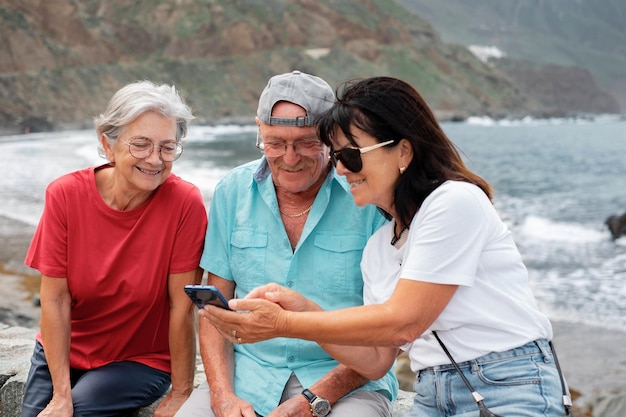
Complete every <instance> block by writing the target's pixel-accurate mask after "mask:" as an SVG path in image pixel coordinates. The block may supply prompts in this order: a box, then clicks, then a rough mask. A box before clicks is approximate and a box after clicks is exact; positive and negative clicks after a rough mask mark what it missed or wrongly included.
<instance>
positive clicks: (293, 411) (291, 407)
mask: <svg viewBox="0 0 626 417" xmlns="http://www.w3.org/2000/svg"><path fill="white" fill-rule="evenodd" d="M267 417H312V414H311V405H310V404H309V402H308V401H307V399H306V398H304V396H303V395H296V396H295V397H291V398H290V399H288V400H287V401H284V402H283V403H282V404H280V405H279V406H278V407H276V408H275V409H274V411H272V412H271V413H269V414H268V415H267Z"/></svg>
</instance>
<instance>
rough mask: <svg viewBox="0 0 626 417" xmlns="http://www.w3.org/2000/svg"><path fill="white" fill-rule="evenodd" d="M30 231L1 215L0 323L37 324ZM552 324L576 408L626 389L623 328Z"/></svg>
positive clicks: (32, 326) (36, 285) (36, 282)
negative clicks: (26, 262)
mask: <svg viewBox="0 0 626 417" xmlns="http://www.w3.org/2000/svg"><path fill="white" fill-rule="evenodd" d="M33 231H34V230H33V227H31V226H25V225H20V224H17V223H16V222H14V221H11V220H9V219H6V218H2V217H0V236H1V238H2V241H3V244H2V247H1V248H0V280H1V285H0V298H1V299H2V303H1V305H0V322H3V323H6V324H9V325H16V326H17V325H19V326H24V327H29V328H37V327H38V322H39V314H40V309H39V307H37V306H36V305H34V303H33V297H36V295H37V291H38V285H39V277H38V274H37V272H36V271H33V270H30V269H29V268H27V267H25V266H24V265H23V259H24V254H25V253H26V250H27V248H28V244H29V242H30V238H31V236H32V233H33ZM553 326H554V340H553V342H554V345H555V347H556V350H557V354H558V358H559V361H560V363H561V366H562V368H563V372H564V375H565V378H566V379H567V382H568V384H569V386H570V388H571V389H572V392H573V396H574V398H575V404H576V405H577V406H578V407H580V408H582V409H584V408H586V404H588V403H589V402H590V401H591V400H593V399H594V398H596V397H598V396H602V395H606V394H612V393H626V348H625V346H626V332H624V331H618V330H610V329H608V328H607V327H601V326H599V325H598V326H589V325H582V324H575V323H566V322H553ZM577 393H579V394H580V395H581V397H578V395H577ZM577 397H578V398H577ZM576 398H577V399H576Z"/></svg>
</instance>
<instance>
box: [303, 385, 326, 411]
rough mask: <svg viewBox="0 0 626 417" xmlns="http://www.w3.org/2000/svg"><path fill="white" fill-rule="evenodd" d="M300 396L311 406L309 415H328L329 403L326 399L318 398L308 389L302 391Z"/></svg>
mask: <svg viewBox="0 0 626 417" xmlns="http://www.w3.org/2000/svg"><path fill="white" fill-rule="evenodd" d="M302 395H304V398H306V399H307V401H308V402H309V404H310V405H311V414H313V416H315V417H326V416H327V415H328V413H330V402H328V400H327V399H326V398H322V397H318V396H317V395H315V394H313V393H312V392H311V391H310V390H309V389H305V390H304V391H302Z"/></svg>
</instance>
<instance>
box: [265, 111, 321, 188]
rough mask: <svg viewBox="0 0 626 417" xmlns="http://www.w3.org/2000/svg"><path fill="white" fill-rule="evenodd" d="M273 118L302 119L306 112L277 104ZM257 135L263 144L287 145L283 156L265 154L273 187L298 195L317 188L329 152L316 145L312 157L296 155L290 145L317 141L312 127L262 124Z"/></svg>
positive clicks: (315, 132)
mask: <svg viewBox="0 0 626 417" xmlns="http://www.w3.org/2000/svg"><path fill="white" fill-rule="evenodd" d="M272 116H273V117H281V118H294V117H298V116H306V111H305V110H304V109H303V108H302V107H300V106H298V105H297V104H293V103H289V102H279V103H277V104H276V105H275V106H274V108H273V110H272ZM257 123H258V125H259V133H260V135H261V140H262V141H263V142H272V143H278V144H281V143H284V144H287V147H286V150H285V154H284V155H282V156H278V157H274V158H272V157H269V156H267V155H266V159H267V163H268V165H269V167H270V170H271V171H272V179H273V181H274V185H275V186H276V187H277V188H282V189H283V190H284V191H287V192H289V193H300V192H303V191H307V190H309V189H311V188H312V187H313V186H315V185H318V184H319V183H320V181H323V178H325V176H326V173H327V168H328V157H329V149H328V147H327V146H324V145H322V143H321V142H320V143H319V149H318V150H317V152H315V153H314V154H312V155H309V152H306V154H307V155H306V156H305V155H300V154H299V153H298V152H296V149H294V146H293V143H296V144H298V143H306V142H310V141H313V140H315V141H319V138H318V136H317V131H316V129H315V127H314V126H306V127H294V126H278V125H266V124H263V123H260V122H259V121H258V120H257Z"/></svg>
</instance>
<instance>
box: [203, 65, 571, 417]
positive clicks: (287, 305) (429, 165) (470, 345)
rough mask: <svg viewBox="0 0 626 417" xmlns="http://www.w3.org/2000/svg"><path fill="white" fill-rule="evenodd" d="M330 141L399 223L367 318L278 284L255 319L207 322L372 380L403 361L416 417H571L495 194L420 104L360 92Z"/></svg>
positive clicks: (383, 238) (252, 304) (357, 182)
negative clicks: (323, 307)
mask: <svg viewBox="0 0 626 417" xmlns="http://www.w3.org/2000/svg"><path fill="white" fill-rule="evenodd" d="M318 129H319V132H320V137H321V138H322V141H323V142H325V143H326V144H328V145H330V146H331V148H332V152H331V158H332V161H333V163H334V164H335V165H336V167H337V172H338V173H339V174H341V175H345V176H346V179H347V180H348V182H349V183H350V186H351V193H352V196H353V198H354V200H355V202H356V204H357V205H359V206H364V205H366V204H374V205H376V206H377V207H378V208H379V209H380V210H382V212H383V213H385V215H386V216H387V217H388V218H389V219H390V220H391V221H390V222H389V223H388V224H386V225H384V226H383V227H381V228H380V229H379V230H378V231H377V232H376V233H375V234H374V235H373V236H372V237H371V238H370V240H369V241H368V244H367V246H366V248H365V251H364V252H363V259H362V261H361V269H362V272H363V279H364V301H365V304H366V305H365V306H361V307H353V308H348V309H343V310H336V311H327V312H324V311H320V308H319V307H318V306H316V305H314V304H313V303H312V302H310V301H309V300H306V299H304V300H303V298H302V297H301V296H299V295H298V294H297V293H296V292H294V291H292V290H289V289H286V288H284V287H282V286H279V285H277V284H270V285H266V286H264V287H260V288H258V289H256V290H255V291H254V292H252V293H250V294H249V295H248V297H246V299H243V300H232V301H231V302H230V307H231V308H233V309H236V310H248V312H247V313H243V312H239V313H233V312H227V311H218V309H216V308H206V310H205V311H203V312H202V315H203V317H205V318H207V319H208V320H210V321H211V322H212V323H213V324H214V325H215V326H216V327H217V328H219V329H220V331H221V332H222V333H223V334H224V335H227V336H228V337H231V338H232V335H235V334H236V336H237V341H239V342H241V343H251V342H255V341H259V340H265V339H268V338H272V337H279V336H282V337H292V338H303V339H309V340H314V341H317V342H318V343H320V344H321V345H322V346H323V347H324V349H326V350H327V351H328V352H329V353H330V354H331V355H333V356H334V357H335V358H336V359H337V360H339V361H340V362H342V363H344V364H346V365H348V366H350V367H352V368H353V369H355V370H356V371H357V372H359V373H361V374H362V375H365V376H367V377H369V378H378V377H380V375H382V373H384V372H385V371H386V370H387V369H389V368H390V367H391V366H392V365H393V363H394V360H395V357H396V356H397V354H398V352H399V350H400V349H401V350H404V351H406V352H408V354H409V357H410V359H411V368H412V370H413V371H414V372H416V373H417V378H416V381H415V384H414V388H415V391H416V395H415V399H414V403H413V406H412V408H411V410H410V412H409V413H408V415H409V416H443V415H446V416H452V415H466V416H470V415H476V414H474V412H476V411H475V410H476V403H478V407H479V408H480V410H481V414H480V415H481V416H488V415H493V414H490V411H488V410H487V408H486V407H488V408H489V409H490V410H491V411H493V412H494V413H497V414H498V415H503V416H507V417H511V416H535V417H536V416H560V415H563V411H564V409H563V403H562V402H561V400H562V394H563V395H565V387H564V382H562V381H561V379H560V377H559V372H558V369H557V366H556V363H555V362H556V358H555V356H554V354H553V352H552V349H551V343H550V342H549V341H550V339H551V338H552V327H551V325H550V322H549V320H548V318H547V317H546V316H545V315H544V314H542V313H541V312H540V311H539V309H538V308H537V305H536V302H535V299H534V297H533V295H532V293H531V290H530V286H529V282H528V273H527V270H526V268H525V266H524V264H523V262H522V259H521V256H520V253H519V251H518V250H517V247H516V245H515V243H514V241H513V239H512V237H511V233H510V231H509V230H508V228H507V227H506V225H505V224H504V223H503V222H502V221H501V220H500V218H499V216H498V214H497V213H496V210H495V209H494V207H493V205H492V203H491V193H492V192H491V187H490V186H489V184H488V183H487V182H486V181H485V180H483V179H482V178H480V177H479V176H478V175H476V174H474V173H472V172H471V171H470V170H468V169H467V167H466V166H465V164H464V163H463V161H462V159H461V157H460V155H459V153H458V151H457V150H456V148H455V146H454V144H453V143H452V142H451V141H450V139H449V138H448V137H447V136H446V134H445V133H444V132H443V130H442V129H441V127H440V126H439V124H438V122H437V120H436V118H435V116H434V115H433V113H432V111H431V110H430V109H429V108H428V105H427V104H426V103H425V101H424V99H423V98H422V97H421V96H420V94H419V93H418V92H417V91H416V90H415V89H414V88H413V87H411V86H410V85H408V84H407V83H405V82H403V81H401V80H398V79H395V78H391V77H375V78H370V79H366V80H363V81H360V82H355V83H352V84H349V85H347V87H346V88H345V89H344V90H343V93H342V94H339V95H338V98H337V101H336V103H335V104H334V106H333V107H332V108H331V109H330V110H329V111H328V112H327V113H326V114H325V115H324V117H323V118H322V119H321V120H320V121H319V124H318ZM338 279H341V277H338ZM268 301H271V302H268ZM303 304H304V305H306V306H307V307H306V308H303V307H302V305H303ZM296 306H297V309H299V310H300V311H293V310H296ZM302 310H307V311H306V312H305V311H302ZM562 384H563V386H562ZM467 388H470V390H471V391H472V395H470V392H469V391H468V390H467ZM477 392H480V394H477Z"/></svg>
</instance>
